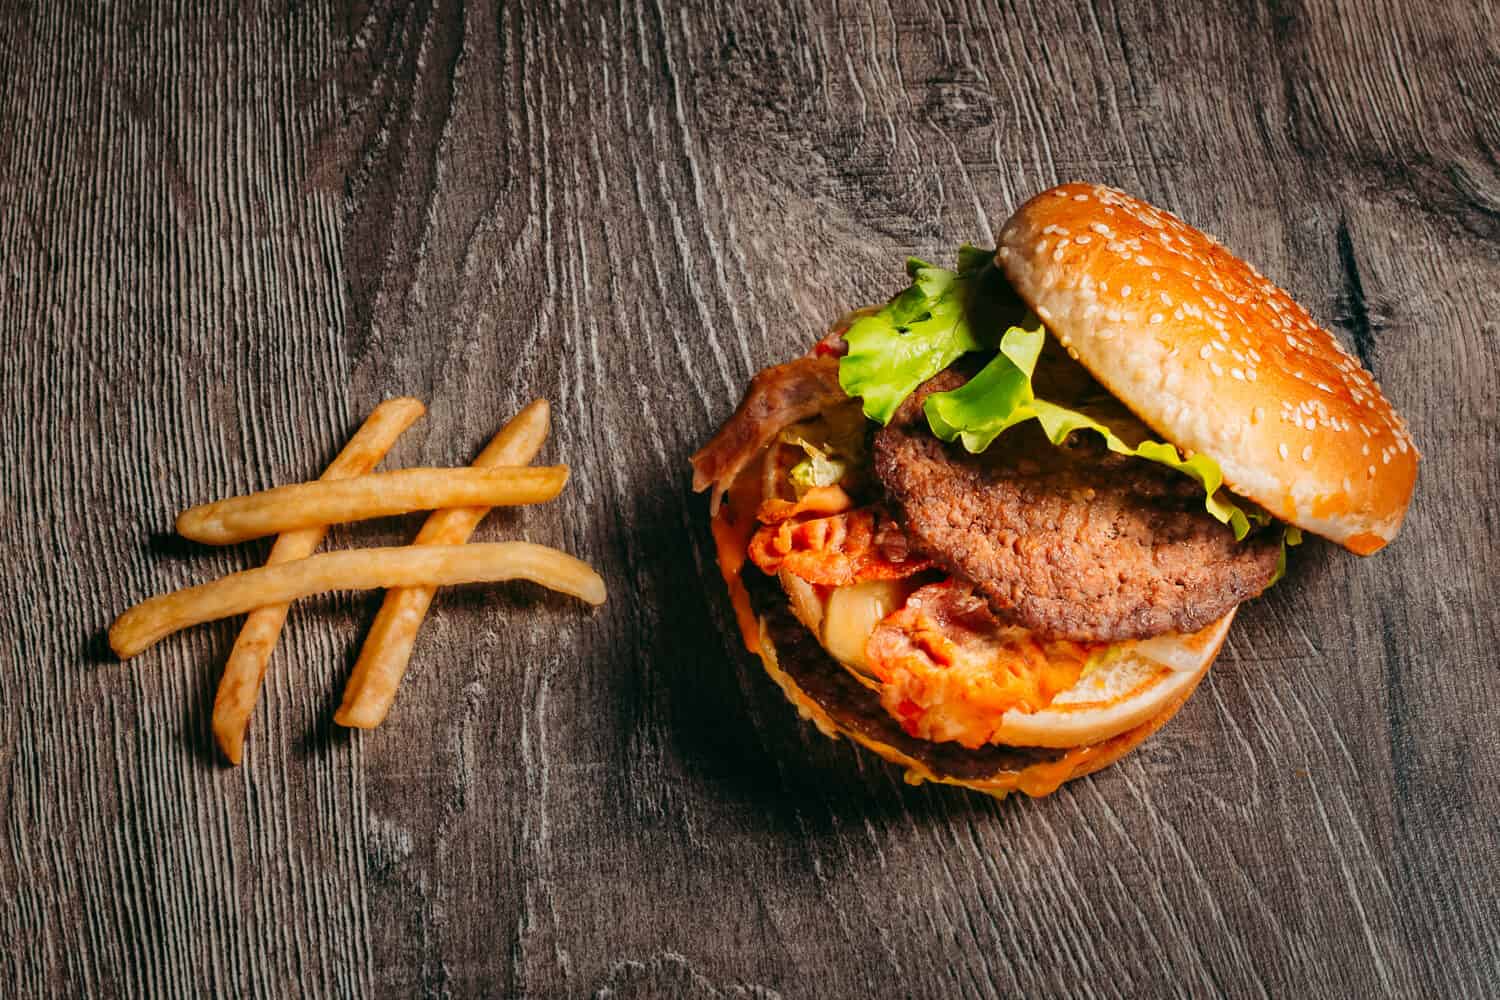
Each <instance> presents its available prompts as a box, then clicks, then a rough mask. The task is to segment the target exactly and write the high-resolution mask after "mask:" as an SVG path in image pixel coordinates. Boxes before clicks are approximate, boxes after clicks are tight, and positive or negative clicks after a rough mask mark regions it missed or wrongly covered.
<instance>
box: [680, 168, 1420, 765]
mask: <svg viewBox="0 0 1500 1000" xmlns="http://www.w3.org/2000/svg"><path fill="white" fill-rule="evenodd" d="M908 273H909V275H910V277H911V282H912V283H911V285H910V287H908V288H907V289H906V290H905V291H903V292H901V293H900V294H899V295H897V296H896V297H895V298H893V299H891V300H890V301H889V302H888V303H886V304H885V305H884V306H881V307H877V308H872V309H866V310H862V311H860V312H859V313H856V314H852V315H851V316H850V317H847V318H846V319H845V320H844V321H842V322H841V323H839V324H838V325H837V326H836V328H835V330H834V331H833V333H831V334H830V335H829V336H827V337H824V338H823V339H822V340H821V341H819V342H818V344H817V345H816V346H815V347H814V348H813V350H812V351H811V352H809V354H808V356H807V357H805V358H802V359H798V360H797V361H793V362H788V363H786V364H783V365H778V366H776V367H774V368H770V369H767V370H766V371H765V372H762V373H761V374H760V375H758V376H757V377H756V378H755V379H754V380H753V381H752V383H751V387H750V391H749V392H748V393H747V395H746V398H745V402H744V403H743V404H742V405H741V407H740V409H739V411H738V412H737V413H736V414H735V415H734V416H733V417H732V418H731V419H730V420H729V422H728V423H727V424H726V425H725V427H724V429H723V430H722V431H720V433H719V434H718V435H717V436H716V437H715V438H714V439H713V440H712V441H710V442H709V443H708V444H707V445H706V446H705V447H704V448H703V449H702V450H701V451H699V453H698V454H697V455H695V456H694V457H693V466H694V470H695V477H694V486H695V488H697V489H699V490H704V489H710V488H711V489H712V491H713V503H712V505H711V510H710V515H711V519H712V520H711V523H712V526H713V533H714V538H715V542H716V545H717V549H718V553H719V563H720V568H721V570H722V571H723V574H724V577H725V580H726V583H727V584H728V586H729V591H730V595H731V600H732V602H733V604H734V607H735V613H736V617H737V619H738V622H739V625H740V629H741V631H742V632H743V634H744V638H745V641H746V644H747V646H748V647H749V648H750V649H751V650H752V651H754V652H757V653H759V654H760V656H761V658H762V661H763V663H764V664H765V667H766V669H767V671H768V672H769V673H770V675H771V676H772V678H773V679H775V681H776V682H777V683H778V684H779V685H780V686H781V688H782V689H783V691H784V692H785V693H786V695H787V696H788V698H789V699H790V700H791V701H792V702H793V703H794V704H796V705H797V706H798V708H799V709H800V710H801V711H802V713H803V714H804V715H805V716H807V717H808V718H810V719H812V720H813V721H814V722H815V723H816V724H817V725H818V726H819V728H821V729H822V730H823V731H824V732H826V733H828V734H829V735H831V736H832V735H839V734H842V735H846V736H848V737H850V738H852V739H854V740H856V741H857V742H859V743H861V744H862V745H864V746H866V747H869V748H870V749H872V750H874V751H875V752H876V753H879V754H880V755H882V756H884V757H886V758H887V759H889V760H892V761H894V762H896V763H899V764H901V765H904V766H905V767H906V768H907V776H908V779H909V780H912V781H922V780H932V781H941V782H947V783H952V784H958V785H964V786H967V787H970V788H974V789H977V790H980V791H985V792H989V793H993V794H999V795H1003V794H1006V793H1008V792H1011V791H1016V790H1019V791H1022V792H1025V793H1027V794H1030V795H1040V794H1046V793H1047V792H1050V791H1052V790H1053V789H1055V788H1056V787H1057V786H1058V785H1060V784H1061V783H1062V782H1063V781H1066V780H1069V779H1070V778H1075V777H1079V776H1081V775H1083V774H1088V773H1090V772H1092V771H1094V770H1097V769H1098V768H1100V767H1103V766H1105V765H1106V764H1108V763H1111V762H1112V761H1114V760H1116V759H1118V758H1119V757H1120V756H1122V755H1123V754H1124V753H1126V752H1128V751H1129V750H1130V749H1131V748H1133V747H1134V746H1136V745H1137V744H1139V743H1140V742H1141V741H1142V740H1144V739H1145V738H1146V737H1147V736H1148V735H1149V734H1150V733H1152V732H1153V731H1155V730H1156V729H1157V728H1158V727H1160V726H1161V725H1162V724H1163V723H1164V722H1166V720H1167V719H1168V718H1170V717H1171V716H1172V715H1173V714H1174V713H1175V712H1176V711H1177V709H1178V708H1179V707H1180V706H1181V704H1182V703H1183V701H1184V700H1185V699H1186V698H1187V697H1188V695H1189V694H1191V692H1192V690H1193V689H1194V688H1195V687H1196V685H1197V684H1198V682H1199V680H1200V679H1201V678H1202V677H1203V676H1204V674H1205V673H1206V672H1207V669H1208V666H1209V664H1210V663H1211V662H1212V661H1213V659H1214V657H1215V656H1216V655H1217V653H1218V650H1219V647H1220V646H1221V644H1222V643H1223V641H1224V638H1225V636H1226V634H1227V633H1228V629H1229V625H1230V622H1231V620H1232V619H1233V617H1234V615H1235V612H1236V610H1237V609H1238V607H1239V605H1240V604H1241V603H1242V602H1244V601H1246V600H1248V599H1250V598H1253V597H1255V596H1257V595H1258V594H1260V593H1261V592H1262V591H1263V590H1264V589H1265V588H1266V587H1268V586H1270V585H1271V584H1273V583H1274V582H1275V581H1276V580H1277V579H1279V578H1280V576H1281V575H1282V573H1283V572H1284V571H1285V568H1286V549H1287V546H1288V545H1295V544H1297V543H1298V542H1299V541H1300V540H1301V532H1302V531H1303V530H1306V531H1311V532H1313V533H1316V534H1319V535H1323V536H1325V537H1327V538H1330V539H1332V540H1334V541H1337V542H1339V543H1340V544H1342V545H1344V546H1345V547H1347V548H1348V549H1350V550H1351V551H1353V552H1356V553H1359V554H1361V555H1368V554H1370V553H1372V552H1374V551H1376V550H1378V549H1379V548H1381V547H1382V546H1384V545H1385V544H1387V543H1388V542H1389V541H1390V540H1391V539H1392V538H1394V537H1395V535H1396V533H1397V531H1398V530H1399V528H1400V526H1401V522H1402V519H1403V518H1404V516H1405V513H1406V508H1407V505H1408V503H1409V502H1410V499H1411V494H1412V490H1413V488H1414V486H1415V483H1416V475H1417V463H1418V453H1417V449H1416V446H1415V444H1414V443H1413V441H1412V438H1411V435H1410V434H1409V433H1408V431H1407V429H1406V426H1405V424H1404V423H1403V422H1402V420H1401V418H1400V416H1399V415H1397V413H1396V412H1395V410H1394V409H1393V408H1392V407H1391V405H1390V403H1389V402H1387V401H1386V399H1385V397H1384V396H1383V395H1382V394H1381V391H1380V389H1379V387H1378V386H1377V385H1376V384H1375V381H1374V379H1373V378H1372V377H1371V376H1370V374H1369V373H1368V372H1367V371H1365V369H1364V368H1363V367H1362V366H1361V364H1360V363H1359V361H1358V360H1356V359H1355V358H1354V357H1352V356H1351V355H1350V354H1348V353H1347V352H1346V351H1345V350H1344V349H1343V348H1342V347H1341V346H1340V345H1339V344H1338V343H1337V341H1335V340H1334V338H1333V337H1332V336H1331V335H1330V334H1329V333H1327V332H1326V331H1325V330H1323V329H1321V328H1320V327H1319V326H1318V325H1317V324H1316V323H1315V322H1314V321H1313V320H1312V319H1311V317H1310V316H1309V315H1308V313H1307V312H1306V311H1305V310H1304V309H1303V308H1302V307H1301V306H1300V305H1298V304H1297V303H1296V302H1295V301H1294V300H1293V299H1292V298H1291V297H1290V296H1289V295H1288V294H1287V293H1286V292H1284V291H1282V290H1281V289H1280V288H1278V287H1277V286H1276V285H1274V284H1273V283H1271V282H1270V281H1269V280H1267V279H1266V278H1264V277H1263V276H1261V274H1260V273H1259V272H1258V271H1256V270H1255V269H1254V268H1253V267H1251V266H1250V265H1249V264H1247V263H1245V262H1244V261H1242V260H1240V259H1239V258H1237V257H1235V256H1234V255H1233V254H1231V253H1230V252H1229V251H1227V250H1225V249H1224V248H1223V247H1222V246H1220V245H1219V244H1218V243H1217V242H1215V241H1214V240H1213V239H1212V238H1211V237H1208V236H1206V235H1204V234H1203V233H1201V232H1199V231H1198V230H1196V229H1194V228H1192V227H1191V226H1189V225H1187V224H1186V223H1184V222H1182V221H1181V220H1179V219H1178V218H1176V217H1175V216H1173V215H1171V214H1169V213H1167V212H1165V211H1162V210H1161V209H1158V208H1155V207H1154V206H1151V205H1149V204H1147V203H1145V202H1143V201H1140V200H1138V199H1136V198H1133V197H1131V196H1129V195H1126V194H1123V193H1121V192H1119V191H1115V190H1113V189H1110V188H1105V187H1098V186H1094V185H1085V184H1067V185H1063V186H1061V187H1057V188H1054V189H1052V190H1050V191H1047V192H1044V193H1043V194H1041V195H1039V196H1037V197H1036V198H1033V199H1032V200H1031V201H1030V202H1028V203H1027V204H1025V205H1023V206H1022V207H1021V208H1020V210H1019V211H1017V212H1016V213H1015V215H1013V216H1012V217H1011V218H1010V220H1009V221H1008V222H1007V223H1006V225H1005V227H1004V229H1003V231H1002V232H1001V236H1000V245H999V247H998V248H997V249H995V250H994V251H984V250H978V249H975V248H973V247H964V248H963V249H962V250H961V251H960V252H959V259H958V265H957V267H956V268H955V269H954V270H946V269H942V268H937V267H933V266H931V265H929V264H926V263H924V262H922V261H918V260H911V261H909V262H908ZM831 369H832V370H835V371H836V378H837V383H838V386H839V391H838V392H833V391H831V390H830V389H829V388H828V382H829V372H830V370H831ZM851 414H853V421H852V422H851ZM809 498H811V500H809ZM831 499H832V500H837V501H838V502H837V503H830V500H831Z"/></svg>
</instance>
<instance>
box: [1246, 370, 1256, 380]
mask: <svg viewBox="0 0 1500 1000" xmlns="http://www.w3.org/2000/svg"><path fill="white" fill-rule="evenodd" d="M1245 377H1246V378H1247V379H1249V380H1250V381H1252V382H1254V381H1255V369H1254V368H1246V369H1245Z"/></svg>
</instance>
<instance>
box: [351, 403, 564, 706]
mask: <svg viewBox="0 0 1500 1000" xmlns="http://www.w3.org/2000/svg"><path fill="white" fill-rule="evenodd" d="M551 422H552V408H551V407H550V406H549V405H548V403H547V401H546V400H545V399H538V400H535V401H534V402H532V403H531V404H529V405H528V406H526V408H525V409H523V410H521V412H520V413H517V414H516V415H515V416H514V417H512V418H511V419H510V420H509V421H507V422H506V424H505V426H504V427H502V428H500V433H498V434H496V435H495V437H494V439H493V440H491V441H490V443H489V444H488V445H487V446H486V447H485V449H484V450H483V451H482V452H480V453H479V457H478V458H476V459H475V460H474V468H476V469H483V468H494V467H497V466H507V465H512V466H514V465H525V464H527V463H528V462H530V461H531V460H532V459H533V458H535V457H536V453H537V452H538V451H540V450H541V447H542V443H543V442H544V441H546V440H547V431H548V429H549V426H550V424H551ZM489 512H490V508H488V507H453V508H449V509H447V510H439V511H435V512H434V513H432V514H431V515H430V516H429V517H428V518H427V521H426V523H425V524H423V525H422V530H421V531H420V532H418V533H417V537H416V541H415V542H413V544H414V545H462V544H464V543H465V542H467V541H468V540H469V536H470V535H472V534H473V533H474V529H475V528H477V527H478V526H479V522H480V521H482V520H484V517H485V515H486V514H488V513H489ZM436 593H437V590H436V588H434V587H402V588H399V589H397V590H390V591H387V592H386V595H385V600H384V602H382V603H381V605H380V611H379V613H377V614H376V615H375V622H374V624H372V625H371V626H370V632H369V634H368V635H367V636H366V637H365V644H364V646H363V647H362V648H361V649H360V651H359V659H358V661H356V662H355V664H354V672H353V673H352V674H351V675H350V677H349V683H348V684H346V685H345V686H344V701H343V704H341V705H340V706H339V710H338V711H337V712H336V713H334V716H333V721H334V722H337V723H338V724H339V725H341V726H350V727H354V728H359V729H373V728H374V727H376V726H378V725H380V723H381V722H383V721H384V720H385V717H386V714H387V713H389V712H390V710H391V703H392V702H393V701H394V700H395V698H396V689H397V688H399V687H400V686H401V678H402V677H404V676H405V675H406V667H407V664H408V663H409V662H410V661H411V651H412V646H413V644H415V642H416V640H417V632H418V630H420V629H421V627H422V621H423V619H424V618H426V616H427V608H428V606H429V605H430V604H432V598H433V595H434V594H436Z"/></svg>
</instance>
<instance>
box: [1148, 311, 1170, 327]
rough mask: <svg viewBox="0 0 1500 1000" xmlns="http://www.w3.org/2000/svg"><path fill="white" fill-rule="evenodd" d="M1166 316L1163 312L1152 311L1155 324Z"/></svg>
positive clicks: (1152, 322)
mask: <svg viewBox="0 0 1500 1000" xmlns="http://www.w3.org/2000/svg"><path fill="white" fill-rule="evenodd" d="M1165 318H1166V317H1164V316H1163V315H1162V314H1161V313H1152V314H1151V324H1152V325H1153V326H1154V325H1156V324H1157V323H1160V322H1161V321H1162V320H1163V319H1165Z"/></svg>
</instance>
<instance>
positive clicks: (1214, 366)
mask: <svg viewBox="0 0 1500 1000" xmlns="http://www.w3.org/2000/svg"><path fill="white" fill-rule="evenodd" d="M1208 370H1209V371H1211V372H1213V373H1214V374H1215V375H1223V374H1224V369H1222V368H1220V367H1219V363H1218V362H1217V361H1210V362H1209V363H1208Z"/></svg>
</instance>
